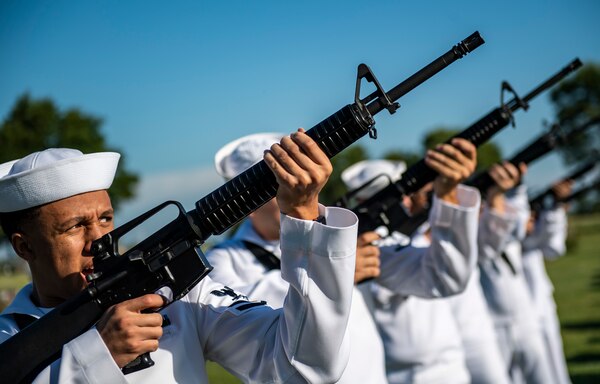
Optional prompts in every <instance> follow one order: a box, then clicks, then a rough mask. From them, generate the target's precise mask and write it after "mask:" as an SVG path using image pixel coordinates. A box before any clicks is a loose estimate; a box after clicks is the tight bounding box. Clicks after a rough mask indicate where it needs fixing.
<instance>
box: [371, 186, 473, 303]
mask: <svg viewBox="0 0 600 384" xmlns="http://www.w3.org/2000/svg"><path fill="white" fill-rule="evenodd" d="M457 192H458V193H457V201H458V204H450V203H448V202H442V201H441V200H439V199H437V198H435V199H434V201H433V206H432V210H431V215H430V223H431V242H430V245H429V246H428V247H422V248H417V247H414V246H412V247H406V248H403V249H401V250H399V251H395V250H394V248H393V247H384V248H382V256H381V261H382V268H381V271H382V274H381V276H380V278H379V279H378V282H379V283H380V284H381V285H383V286H385V287H386V288H388V289H390V290H392V291H393V292H395V293H398V294H402V295H416V296H420V297H443V296H449V295H452V294H456V293H459V292H461V291H462V290H463V289H464V288H465V287H466V284H467V282H468V280H469V277H470V275H471V272H472V271H473V268H474V266H475V263H476V258H477V244H476V234H477V216H478V213H479V204H480V197H479V193H478V192H477V191H476V190H474V189H472V188H468V187H459V189H458V191H457Z"/></svg>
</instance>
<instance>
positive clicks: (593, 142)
mask: <svg viewBox="0 0 600 384" xmlns="http://www.w3.org/2000/svg"><path fill="white" fill-rule="evenodd" d="M550 100H551V102H552V104H553V105H554V110H555V112H556V118H557V120H558V122H559V123H560V125H561V129H564V130H566V131H569V130H571V129H573V128H575V127H577V126H580V125H582V124H584V123H585V122H587V121H589V120H590V119H593V118H597V117H600V65H599V64H594V63H590V64H587V65H585V66H583V67H582V68H581V69H579V71H577V73H576V74H575V75H574V76H571V77H569V78H568V79H566V80H563V81H562V82H560V84H559V85H558V86H557V87H555V88H554V89H553V91H552V92H551V94H550ZM598 145H600V140H598V128H597V127H595V128H593V129H589V130H588V131H586V133H585V134H583V135H580V136H579V137H577V138H576V139H575V140H573V141H572V142H571V143H569V144H568V145H567V146H564V147H563V148H561V153H562V155H563V157H564V159H565V161H566V162H568V163H572V162H575V161H577V160H579V159H581V158H582V157H584V156H585V155H586V154H588V153H589V152H590V151H591V150H592V149H593V148H598Z"/></svg>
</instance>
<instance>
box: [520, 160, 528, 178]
mask: <svg viewBox="0 0 600 384" xmlns="http://www.w3.org/2000/svg"><path fill="white" fill-rule="evenodd" d="M519 172H520V173H521V177H523V176H525V174H526V173H527V164H525V163H519Z"/></svg>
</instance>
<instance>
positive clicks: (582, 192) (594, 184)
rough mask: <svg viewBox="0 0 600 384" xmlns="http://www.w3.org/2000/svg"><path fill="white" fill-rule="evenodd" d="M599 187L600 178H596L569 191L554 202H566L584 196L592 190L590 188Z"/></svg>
mask: <svg viewBox="0 0 600 384" xmlns="http://www.w3.org/2000/svg"><path fill="white" fill-rule="evenodd" d="M599 188H600V179H596V180H595V181H593V182H592V183H589V184H588V185H586V186H584V187H581V188H579V189H578V190H577V191H575V192H573V193H571V194H570V195H569V196H567V197H564V198H562V199H557V200H556V203H563V204H566V203H568V202H571V201H573V200H575V199H579V198H580V197H582V196H585V194H586V193H588V192H590V191H592V190H595V189H596V190H597V189H599Z"/></svg>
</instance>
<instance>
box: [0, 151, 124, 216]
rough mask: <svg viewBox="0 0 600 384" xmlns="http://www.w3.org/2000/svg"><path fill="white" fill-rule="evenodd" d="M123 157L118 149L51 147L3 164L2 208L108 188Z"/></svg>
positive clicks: (16, 208)
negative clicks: (88, 150) (93, 150)
mask: <svg viewBox="0 0 600 384" xmlns="http://www.w3.org/2000/svg"><path fill="white" fill-rule="evenodd" d="M120 157H121V155H119V154H118V153H116V152H98V153H90V154H87V155H84V154H83V153H81V151H78V150H76V149H70V148H50V149H46V150H44V151H40V152H34V153H32V154H30V155H27V156H25V157H23V158H22V159H18V160H13V161H9V162H7V163H4V164H0V212H14V211H20V210H22V209H27V208H32V207H36V206H38V205H42V204H47V203H51V202H53V201H57V200H61V199H65V198H67V197H71V196H75V195H78V194H80V193H85V192H92V191H98V190H102V189H108V188H109V187H110V186H111V184H112V182H113V180H114V177H115V173H116V171H117V165H118V163H119V158H120Z"/></svg>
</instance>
